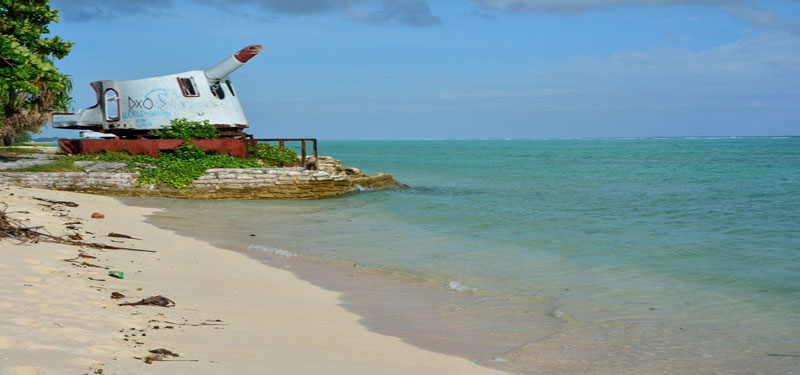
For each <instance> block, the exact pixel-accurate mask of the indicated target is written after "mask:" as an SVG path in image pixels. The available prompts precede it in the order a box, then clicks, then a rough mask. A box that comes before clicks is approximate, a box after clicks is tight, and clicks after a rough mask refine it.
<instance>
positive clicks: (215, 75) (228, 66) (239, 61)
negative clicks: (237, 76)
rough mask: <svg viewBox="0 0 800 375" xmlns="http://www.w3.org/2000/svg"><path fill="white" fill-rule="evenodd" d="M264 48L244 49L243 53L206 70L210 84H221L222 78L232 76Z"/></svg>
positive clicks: (253, 46) (255, 46)
mask: <svg viewBox="0 0 800 375" xmlns="http://www.w3.org/2000/svg"><path fill="white" fill-rule="evenodd" d="M262 48H263V47H261V46H260V45H257V44H254V45H250V46H247V47H244V48H242V50H241V51H239V52H236V53H235V54H233V55H232V56H229V57H227V58H226V59H224V60H222V61H220V62H218V63H217V65H214V66H212V67H210V68H208V69H206V71H205V73H206V77H207V78H208V83H210V84H212V85H213V84H216V83H219V81H220V80H221V79H222V78H225V76H227V75H228V74H231V73H232V72H233V71H234V70H236V69H239V67H241V66H242V65H244V63H246V62H247V60H250V59H251V58H253V56H255V55H258V53H259V52H261V50H262Z"/></svg>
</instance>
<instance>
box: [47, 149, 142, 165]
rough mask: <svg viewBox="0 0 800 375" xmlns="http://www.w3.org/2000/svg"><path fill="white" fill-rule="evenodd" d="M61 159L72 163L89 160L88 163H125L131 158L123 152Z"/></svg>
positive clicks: (67, 156) (63, 157)
mask: <svg viewBox="0 0 800 375" xmlns="http://www.w3.org/2000/svg"><path fill="white" fill-rule="evenodd" d="M61 158H62V159H68V160H72V161H78V160H90V161H107V162H126V161H128V160H129V159H130V158H131V155H130V154H128V153H127V152H125V151H116V152H101V153H97V154H89V155H66V156H62V157H61Z"/></svg>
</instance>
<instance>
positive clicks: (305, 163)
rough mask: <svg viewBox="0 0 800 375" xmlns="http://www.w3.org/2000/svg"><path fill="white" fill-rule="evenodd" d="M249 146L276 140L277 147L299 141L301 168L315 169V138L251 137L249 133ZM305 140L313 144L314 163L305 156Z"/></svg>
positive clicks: (252, 147)
mask: <svg viewBox="0 0 800 375" xmlns="http://www.w3.org/2000/svg"><path fill="white" fill-rule="evenodd" d="M247 136H248V140H247V142H248V143H249V147H250V148H251V149H255V148H256V145H258V143H259V142H278V147H280V148H285V147H286V142H300V144H301V146H300V150H301V152H302V155H301V157H302V159H301V160H302V163H303V169H317V160H318V159H319V155H318V153H317V139H316V138H253V136H252V135H251V134H248V135H247ZM306 142H311V143H312V145H313V150H314V163H308V161H307V160H306V159H307V156H308V152H307V151H306V150H307V149H306Z"/></svg>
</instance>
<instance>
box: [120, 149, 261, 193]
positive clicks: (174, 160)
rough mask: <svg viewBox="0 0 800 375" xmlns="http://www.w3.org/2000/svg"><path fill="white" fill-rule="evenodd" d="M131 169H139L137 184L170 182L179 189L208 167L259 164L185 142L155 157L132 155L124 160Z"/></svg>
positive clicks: (240, 166) (251, 165)
mask: <svg viewBox="0 0 800 375" xmlns="http://www.w3.org/2000/svg"><path fill="white" fill-rule="evenodd" d="M137 163H140V165H141V164H150V165H153V166H156V167H157V168H156V169H150V168H143V167H141V166H140V165H137ZM128 166H129V167H130V168H131V170H132V171H135V172H139V174H140V175H139V180H138V181H137V183H138V184H140V185H141V184H156V185H160V184H163V183H167V184H170V186H172V187H173V188H175V189H182V188H184V187H186V185H188V184H190V183H192V181H194V180H196V179H197V178H198V177H200V176H202V175H203V174H205V171H206V170H207V169H211V168H255V167H260V165H259V164H258V162H257V161H256V160H253V159H246V160H242V159H239V158H237V157H235V156H231V155H220V154H216V153H214V154H207V153H206V152H205V151H203V150H201V149H200V148H199V147H197V146H195V145H193V144H191V143H188V142H185V143H184V144H183V145H181V146H180V147H178V148H177V149H175V151H173V152H165V153H161V154H159V156H158V157H157V158H154V157H151V156H146V155H136V156H133V157H131V158H130V159H129V160H128Z"/></svg>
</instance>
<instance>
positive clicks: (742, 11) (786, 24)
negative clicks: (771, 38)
mask: <svg viewBox="0 0 800 375" xmlns="http://www.w3.org/2000/svg"><path fill="white" fill-rule="evenodd" d="M725 12H726V13H728V14H730V15H732V16H734V17H736V18H737V19H738V20H739V21H741V22H744V23H746V24H748V25H751V26H754V27H759V28H767V29H773V30H780V31H785V32H788V33H791V34H794V35H797V36H800V22H798V21H796V20H794V21H793V20H790V19H788V18H785V17H781V16H780V15H778V14H776V13H775V12H774V11H772V10H765V9H749V8H742V7H726V8H725Z"/></svg>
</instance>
